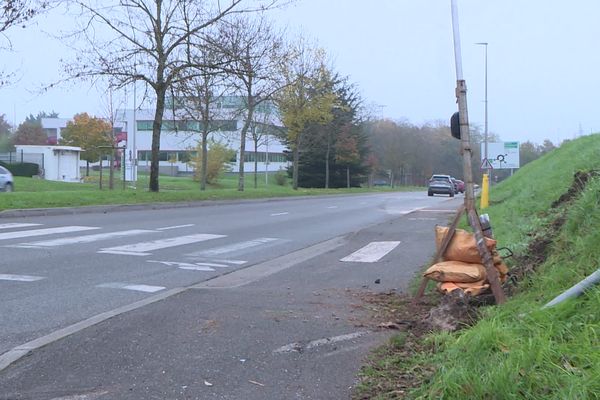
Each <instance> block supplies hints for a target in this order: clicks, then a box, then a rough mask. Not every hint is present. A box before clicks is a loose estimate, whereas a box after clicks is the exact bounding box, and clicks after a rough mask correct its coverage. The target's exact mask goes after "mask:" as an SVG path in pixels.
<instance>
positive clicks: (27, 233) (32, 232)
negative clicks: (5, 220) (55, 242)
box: [0, 226, 100, 240]
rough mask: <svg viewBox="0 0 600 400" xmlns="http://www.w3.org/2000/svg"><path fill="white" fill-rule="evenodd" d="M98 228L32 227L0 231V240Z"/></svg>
mask: <svg viewBox="0 0 600 400" xmlns="http://www.w3.org/2000/svg"><path fill="white" fill-rule="evenodd" d="M93 229H100V228H98V227H94V226H60V227H57V228H45V229H32V230H29V231H16V232H4V233H0V240H10V239H20V238H24V237H32V236H44V235H54V234H57V233H71V232H80V231H89V230H93Z"/></svg>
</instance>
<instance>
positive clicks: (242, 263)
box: [211, 260, 248, 265]
mask: <svg viewBox="0 0 600 400" xmlns="http://www.w3.org/2000/svg"><path fill="white" fill-rule="evenodd" d="M211 261H214V262H218V263H225V264H233V265H244V264H246V263H247V262H248V261H244V260H211Z"/></svg>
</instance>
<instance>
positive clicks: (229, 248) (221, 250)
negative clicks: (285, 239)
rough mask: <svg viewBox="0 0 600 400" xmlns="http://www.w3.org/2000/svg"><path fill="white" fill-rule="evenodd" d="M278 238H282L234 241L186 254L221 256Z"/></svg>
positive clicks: (190, 255)
mask: <svg viewBox="0 0 600 400" xmlns="http://www.w3.org/2000/svg"><path fill="white" fill-rule="evenodd" d="M277 240H281V239H277V238H258V239H253V240H248V241H245V242H238V243H233V244H229V245H226V246H222V247H216V248H214V249H208V250H202V251H197V252H194V253H188V254H186V255H185V256H186V257H189V258H193V257H198V256H200V257H214V256H220V255H222V254H227V253H234V252H237V251H241V250H246V249H249V248H252V247H256V246H261V245H264V244H267V243H270V242H275V241H277Z"/></svg>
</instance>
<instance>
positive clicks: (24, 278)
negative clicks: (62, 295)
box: [0, 274, 45, 282]
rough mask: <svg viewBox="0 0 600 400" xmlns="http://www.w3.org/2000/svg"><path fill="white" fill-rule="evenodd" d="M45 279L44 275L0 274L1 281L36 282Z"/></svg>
mask: <svg viewBox="0 0 600 400" xmlns="http://www.w3.org/2000/svg"><path fill="white" fill-rule="evenodd" d="M42 279H45V278H44V277H43V276H31V275H11V274H0V281H18V282H35V281H39V280H42Z"/></svg>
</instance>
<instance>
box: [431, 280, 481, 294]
mask: <svg viewBox="0 0 600 400" xmlns="http://www.w3.org/2000/svg"><path fill="white" fill-rule="evenodd" d="M489 287H490V285H489V284H487V283H483V281H479V282H473V283H461V282H439V283H438V284H437V288H438V290H439V291H440V292H442V293H444V294H448V293H450V292H453V291H455V290H462V291H463V292H464V293H465V294H467V295H469V296H477V295H478V294H481V293H482V292H483V291H484V290H487V289H488V288H489Z"/></svg>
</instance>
